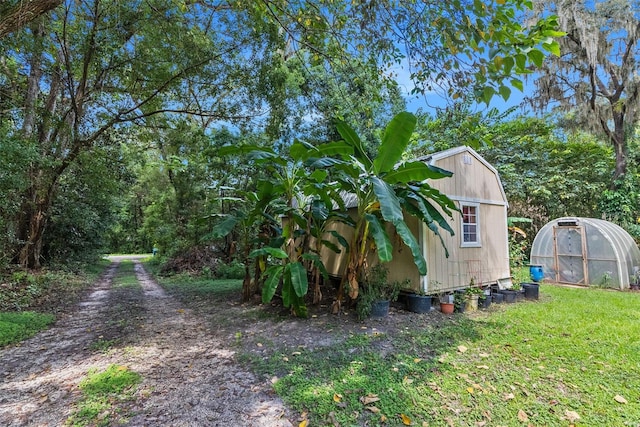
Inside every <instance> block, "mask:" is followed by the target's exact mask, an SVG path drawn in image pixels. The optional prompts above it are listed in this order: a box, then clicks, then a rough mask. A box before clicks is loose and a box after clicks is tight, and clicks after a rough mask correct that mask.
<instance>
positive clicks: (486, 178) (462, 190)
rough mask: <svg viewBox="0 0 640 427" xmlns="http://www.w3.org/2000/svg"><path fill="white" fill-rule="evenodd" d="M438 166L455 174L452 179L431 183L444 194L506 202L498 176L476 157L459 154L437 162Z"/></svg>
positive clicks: (464, 153) (465, 153)
mask: <svg viewBox="0 0 640 427" xmlns="http://www.w3.org/2000/svg"><path fill="white" fill-rule="evenodd" d="M465 159H466V162H465ZM469 163H470V164H469ZM436 166H438V167H440V168H442V169H446V170H448V171H450V172H453V173H454V175H453V177H452V178H449V179H447V178H445V179H437V180H433V181H431V182H430V184H431V185H432V186H433V187H434V188H437V189H438V190H440V191H441V192H443V193H444V194H446V195H448V196H450V197H451V196H456V197H463V198H466V199H474V200H479V201H480V200H482V201H493V202H499V203H504V202H505V200H504V195H503V192H502V187H501V185H500V181H498V177H497V175H496V174H494V173H493V171H492V170H491V169H489V168H487V166H485V164H484V163H482V162H481V161H480V160H479V159H478V158H476V157H475V156H473V155H471V154H469V153H467V152H463V153H459V154H456V155H453V156H451V157H446V158H444V159H440V160H437V161H436Z"/></svg>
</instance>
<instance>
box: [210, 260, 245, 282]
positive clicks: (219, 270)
mask: <svg viewBox="0 0 640 427" xmlns="http://www.w3.org/2000/svg"><path fill="white" fill-rule="evenodd" d="M244 269H245V265H244V264H243V263H241V262H239V261H235V260H234V261H231V262H230V263H228V264H225V263H223V264H219V265H217V266H216V271H215V276H216V277H217V278H218V279H242V278H243V277H244Z"/></svg>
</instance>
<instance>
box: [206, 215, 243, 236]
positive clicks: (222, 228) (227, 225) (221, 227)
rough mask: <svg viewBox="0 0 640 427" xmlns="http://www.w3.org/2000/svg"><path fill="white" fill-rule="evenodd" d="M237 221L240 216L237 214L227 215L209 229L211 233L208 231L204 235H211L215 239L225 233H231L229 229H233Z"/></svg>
mask: <svg viewBox="0 0 640 427" xmlns="http://www.w3.org/2000/svg"><path fill="white" fill-rule="evenodd" d="M238 221H240V218H239V217H238V216H236V215H229V216H227V217H226V218H225V219H224V220H222V221H221V222H219V223H218V224H216V225H215V226H214V227H213V229H212V230H211V233H209V234H208V235H207V236H205V237H213V238H216V239H219V238H221V237H224V236H226V235H227V234H229V233H231V230H233V229H234V227H235V226H236V224H237V223H238Z"/></svg>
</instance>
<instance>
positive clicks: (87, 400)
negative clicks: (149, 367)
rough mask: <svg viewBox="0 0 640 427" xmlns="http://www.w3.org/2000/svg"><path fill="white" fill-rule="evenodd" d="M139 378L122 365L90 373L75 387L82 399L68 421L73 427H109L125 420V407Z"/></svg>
mask: <svg viewBox="0 0 640 427" xmlns="http://www.w3.org/2000/svg"><path fill="white" fill-rule="evenodd" d="M140 381H142V377H141V375H140V374H138V373H137V372H134V371H132V370H130V369H129V368H127V367H126V366H121V365H110V366H109V367H107V369H105V370H104V371H98V370H93V371H90V372H89V373H88V374H87V377H86V378H85V379H83V380H82V381H81V382H80V384H79V385H78V386H79V388H80V390H81V391H82V399H81V400H80V401H79V402H78V403H77V404H76V408H75V410H74V413H73V415H72V416H71V417H69V419H68V420H67V424H68V425H72V426H89V425H95V426H108V425H113V424H114V423H119V421H122V420H126V416H127V411H124V412H123V411H122V410H121V409H120V408H118V406H124V405H125V404H126V403H127V402H129V401H131V400H133V393H134V391H135V387H136V385H138V384H139V383H140Z"/></svg>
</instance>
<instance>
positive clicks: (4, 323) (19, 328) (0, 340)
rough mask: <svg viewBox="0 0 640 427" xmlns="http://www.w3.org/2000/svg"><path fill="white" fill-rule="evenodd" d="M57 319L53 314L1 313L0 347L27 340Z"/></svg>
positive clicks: (30, 312) (28, 312)
mask: <svg viewBox="0 0 640 427" xmlns="http://www.w3.org/2000/svg"><path fill="white" fill-rule="evenodd" d="M54 320H55V317H54V316H53V315H52V314H42V313H35V312H32V311H23V312H18V313H0V347H3V346H5V345H9V344H13V343H16V342H20V341H22V340H25V339H27V338H29V337H31V336H33V335H35V334H36V333H38V332H39V331H41V330H43V329H46V328H47V326H49V325H50V324H51V323H53V321H54Z"/></svg>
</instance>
